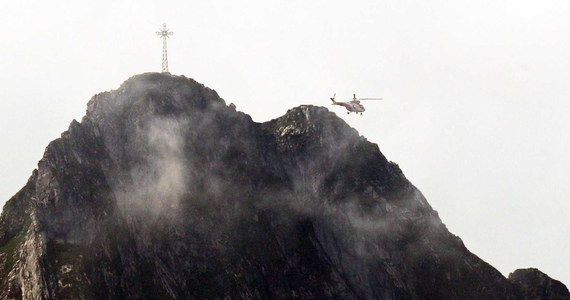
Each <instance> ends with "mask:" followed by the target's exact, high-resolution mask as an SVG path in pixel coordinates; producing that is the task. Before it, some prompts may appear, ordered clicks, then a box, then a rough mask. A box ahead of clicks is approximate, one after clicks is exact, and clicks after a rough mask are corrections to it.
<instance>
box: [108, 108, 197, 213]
mask: <svg viewBox="0 0 570 300" xmlns="http://www.w3.org/2000/svg"><path fill="white" fill-rule="evenodd" d="M187 123H188V122H187V121H185V120H180V119H172V118H154V119H152V120H151V121H149V122H147V123H146V124H144V125H143V126H142V128H140V129H139V132H138V134H137V136H138V137H139V138H140V141H139V146H140V147H141V148H142V149H144V151H142V154H141V156H140V157H138V160H139V161H136V162H135V164H134V166H133V167H132V168H131V170H130V171H129V174H128V177H129V178H128V180H127V182H128V183H127V184H126V185H125V186H124V187H123V188H121V189H120V190H119V191H118V195H117V198H118V204H119V207H121V208H123V210H124V211H125V212H127V213H136V214H144V215H149V216H154V217H157V216H161V217H165V216H169V215H172V214H173V213H175V212H176V211H177V209H178V207H179V206H180V201H181V200H182V198H183V196H184V195H185V193H186V187H187V186H188V183H189V181H190V173H189V172H188V168H187V167H186V165H187V162H186V158H185V156H184V136H185V133H186V130H187V129H186V128H187V127H186V124H187Z"/></svg>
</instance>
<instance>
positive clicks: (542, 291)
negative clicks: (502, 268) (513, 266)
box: [509, 268, 570, 300]
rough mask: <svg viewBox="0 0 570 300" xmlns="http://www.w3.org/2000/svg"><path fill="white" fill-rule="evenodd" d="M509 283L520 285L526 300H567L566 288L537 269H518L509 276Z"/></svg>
mask: <svg viewBox="0 0 570 300" xmlns="http://www.w3.org/2000/svg"><path fill="white" fill-rule="evenodd" d="M509 281H511V282H512V283H515V284H517V285H520V286H521V287H522V290H523V291H524V293H525V296H526V298H527V299H548V300H569V299H570V293H569V292H568V288H566V286H565V285H564V284H563V283H562V282H560V281H558V280H554V279H552V278H550V277H548V275H546V274H544V273H542V272H540V271H539V270H537V269H533V268H529V269H518V270H516V271H514V272H513V273H511V274H509Z"/></svg>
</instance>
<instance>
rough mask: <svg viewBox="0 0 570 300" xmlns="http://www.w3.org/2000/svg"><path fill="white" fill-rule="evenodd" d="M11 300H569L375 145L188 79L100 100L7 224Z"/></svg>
mask: <svg viewBox="0 0 570 300" xmlns="http://www.w3.org/2000/svg"><path fill="white" fill-rule="evenodd" d="M0 298H1V299H397V300H401V299H501V300H505V299H512V300H515V299H570V294H569V293H568V289H566V287H565V286H564V285H563V284H562V283H560V282H558V281H555V280H552V279H550V278H548V276H546V275H544V274H542V273H540V272H539V271H538V270H536V271H534V270H532V271H527V270H520V271H516V272H514V273H513V274H512V275H511V277H510V278H509V279H507V278H505V277H504V276H503V275H501V273H499V272H498V271H497V270H496V269H494V268H493V267H492V266H490V265H489V264H487V263H485V262H484V261H482V260H481V259H479V258H478V257H477V256H476V255H474V254H473V253H471V252H470V251H469V250H468V249H467V248H466V247H465V246H464V244H463V242H462V241H461V239H460V238H459V237H457V236H455V235H453V234H451V233H450V232H449V231H448V230H447V228H446V227H445V225H444V224H443V223H442V221H441V220H440V218H439V217H438V214H437V212H436V211H435V210H433V209H432V207H431V206H430V205H429V204H428V202H427V201H426V199H425V198H424V197H423V195H422V194H421V193H420V191H418V189H416V188H415V187H414V186H413V185H412V184H411V183H410V182H409V181H408V180H407V179H406V178H405V176H404V175H403V173H402V171H401V170H400V168H399V167H398V165H397V164H395V163H393V162H390V161H389V160H387V159H386V157H384V155H383V154H382V153H381V152H380V150H379V149H378V146H377V145H376V144H374V143H371V142H368V141H367V140H366V139H365V138H363V137H361V136H360V135H359V134H358V132H357V131H356V130H354V129H353V128H351V127H350V126H348V125H347V124H346V123H345V122H344V121H343V120H342V119H340V118H338V117H337V116H336V115H335V114H334V113H332V112H329V111H328V110H327V109H325V108H322V107H314V106H309V105H303V106H299V107H296V108H293V109H291V110H289V111H288V112H287V113H286V114H285V115H283V116H282V117H279V118H277V119H274V120H271V121H269V122H265V123H256V122H253V121H252V119H251V118H250V117H249V116H248V115H246V114H244V113H242V112H238V111H236V110H235V106H233V105H230V106H228V105H226V103H225V101H224V100H223V99H221V98H220V97H219V96H218V94H217V93H216V92H215V91H214V90H211V89H209V88H206V87H204V86H203V85H201V84H199V83H197V82H196V81H194V80H192V79H189V78H186V77H184V76H172V75H170V74H167V73H162V74H161V73H148V74H142V75H137V76H134V77H132V78H130V79H128V80H127V81H126V82H124V83H123V84H122V85H121V86H120V87H119V88H118V89H117V90H114V91H111V92H104V93H101V94H98V95H95V96H94V97H93V98H92V99H91V100H90V101H89V103H88V105H87V113H86V115H85V117H84V118H83V119H82V120H81V122H77V121H73V122H72V123H71V125H70V126H69V129H68V130H67V131H65V132H64V133H63V134H62V135H61V138H59V139H57V140H55V141H53V142H51V143H50V144H49V145H48V147H47V148H46V151H45V154H44V156H43V158H42V159H41V160H40V162H39V164H38V168H37V170H35V171H33V173H32V176H31V177H30V179H29V180H28V182H27V184H26V185H25V186H24V187H23V188H22V190H21V191H20V192H18V193H17V194H16V195H15V196H14V197H12V199H10V200H9V201H8V202H7V203H6V205H5V206H4V210H3V213H2V216H1V218H0Z"/></svg>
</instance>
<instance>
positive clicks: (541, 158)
mask: <svg viewBox="0 0 570 300" xmlns="http://www.w3.org/2000/svg"><path fill="white" fill-rule="evenodd" d="M569 15H570V2H568V1H540V2H539V1H496V0H495V1H395V0H394V1H372V0H371V1H296V0H293V1H292V0H287V1H180V2H176V1H160V2H159V1H92V2H86V1H60V2H58V4H54V3H53V2H46V1H6V0H0V28H1V30H2V39H1V40H0V114H1V115H0V138H1V139H0V140H1V141H2V147H0V180H1V182H2V184H1V185H0V203H3V202H4V201H5V200H7V199H9V198H10V196H12V195H13V194H14V193H15V192H17V191H18V189H19V188H21V187H22V186H23V185H24V184H25V182H26V180H27V178H28V176H29V175H30V174H31V171H32V170H33V169H34V168H35V166H36V164H37V161H38V160H39V159H40V158H41V156H42V153H43V150H44V148H45V146H47V144H48V142H49V141H51V140H53V139H55V138H56V137H58V136H59V134H60V133H61V132H62V131H64V130H65V129H66V128H67V126H68V124H69V122H70V121H71V120H72V119H73V118H75V119H80V118H81V117H82V116H83V114H84V112H85V108H86V106H85V105H86V103H87V101H88V100H89V99H90V98H91V96H92V95H93V94H95V93H98V92H101V91H105V90H110V89H115V88H117V87H118V86H119V85H120V84H121V83H122V82H123V81H124V80H126V79H127V78H128V77H130V76H131V75H134V74H138V73H143V72H148V71H160V56H161V47H162V43H161V42H160V40H159V38H158V37H157V36H156V35H155V31H156V30H157V29H158V28H159V27H160V26H161V24H162V23H163V22H167V24H168V27H169V28H170V29H171V30H172V31H174V36H173V38H172V39H170V40H169V59H170V60H169V61H170V71H171V72H172V73H174V74H183V75H186V76H187V77H191V78H194V79H196V80H197V81H199V82H202V83H204V84H205V85H207V86H209V87H211V88H214V89H215V90H217V91H218V93H219V94H220V95H221V96H222V97H223V98H224V99H225V100H226V101H227V102H228V103H229V102H234V103H236V105H237V107H238V110H242V111H244V112H247V113H249V114H250V115H251V116H252V117H253V119H254V120H256V121H266V120H269V119H272V118H275V117H278V116H280V115H282V114H283V113H284V112H285V111H286V110H287V109H288V108H291V107H293V106H296V105H300V104H315V105H323V106H327V107H329V109H331V110H333V111H335V112H337V114H338V115H339V116H340V117H342V118H344V119H345V120H346V121H347V122H348V123H349V124H351V125H352V126H353V127H355V128H356V129H357V130H358V131H359V132H360V133H361V134H362V135H364V136H366V137H367V138H368V139H369V140H370V141H373V142H375V143H378V144H379V146H380V149H381V150H382V151H383V153H384V154H385V155H386V156H387V157H388V158H389V159H390V160H393V161H395V162H397V163H398V164H400V166H401V168H402V169H403V171H404V173H405V174H406V176H407V177H408V178H409V179H410V180H411V181H412V182H413V183H414V184H415V185H416V186H418V188H419V189H420V190H421V191H422V192H423V193H424V194H425V196H426V197H427V198H428V201H429V202H430V203H431V205H432V206H433V207H434V208H435V209H436V210H438V211H439V212H440V216H441V218H442V219H443V221H444V223H445V224H447V226H448V228H449V229H450V231H451V232H453V233H454V234H457V235H459V236H460V237H461V238H462V239H463V241H464V242H465V244H466V245H467V247H468V248H469V249H470V250H471V251H473V252H474V253H475V254H477V255H479V256H480V257H481V258H482V259H484V260H485V261H487V262H489V263H490V264H492V265H493V266H495V267H496V268H498V269H499V270H500V271H501V272H502V273H503V274H505V275H508V273H509V272H511V271H513V270H514V269H516V268H521V267H531V266H532V267H537V268H539V269H541V270H542V271H544V272H546V273H547V274H549V275H550V276H552V277H554V278H556V279H559V280H561V281H563V282H564V283H565V284H570V260H569V255H568V253H570V240H569V239H568V237H569V236H570V218H569V217H568V213H569V212H570V201H568V200H569V195H570V184H568V179H569V177H570V176H569V174H570V171H569V170H570V155H568V153H570V138H569V135H568V132H569V131H570V121H569V119H568V116H570V104H569V100H570V84H569V82H568V79H569V78H570V54H569V53H570V39H569V38H568V36H569V32H570V18H568V16H569ZM335 92H336V93H337V97H340V98H348V97H350V95H351V94H352V93H353V92H355V93H357V94H358V95H360V96H368V97H378V96H382V97H384V98H386V99H387V100H386V101H384V102H377V103H367V112H366V113H365V114H364V115H363V116H354V115H350V116H348V115H346V114H345V113H344V112H343V111H342V109H341V108H340V107H332V106H330V105H329V102H330V100H329V99H328V97H330V96H332V94H333V93H335Z"/></svg>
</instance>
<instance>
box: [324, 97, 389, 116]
mask: <svg viewBox="0 0 570 300" xmlns="http://www.w3.org/2000/svg"><path fill="white" fill-rule="evenodd" d="M335 97H336V93H335V94H334V96H332V98H330V99H331V101H332V102H333V103H332V105H339V106H344V108H346V110H347V112H346V114H350V113H351V112H353V113H356V114H361V115H362V113H363V112H364V111H365V110H366V109H364V105H362V104H360V101H361V100H383V98H356V94H352V100H351V101H349V102H337V101H335V100H334V98H335Z"/></svg>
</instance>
